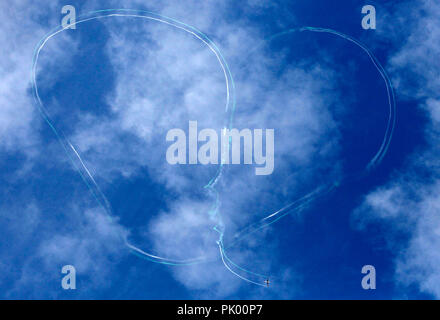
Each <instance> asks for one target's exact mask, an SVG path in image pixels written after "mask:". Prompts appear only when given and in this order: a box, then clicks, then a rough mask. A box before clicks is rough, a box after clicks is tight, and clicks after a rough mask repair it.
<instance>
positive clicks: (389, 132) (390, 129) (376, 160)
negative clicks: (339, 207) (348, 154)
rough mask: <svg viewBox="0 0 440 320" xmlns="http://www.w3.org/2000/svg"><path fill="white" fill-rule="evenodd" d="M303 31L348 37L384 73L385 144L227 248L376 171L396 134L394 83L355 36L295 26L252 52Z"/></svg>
mask: <svg viewBox="0 0 440 320" xmlns="http://www.w3.org/2000/svg"><path fill="white" fill-rule="evenodd" d="M303 31H309V32H320V33H328V34H333V35H336V36H339V37H341V38H343V39H345V40H348V41H350V42H352V43H354V44H355V45H357V46H358V47H360V48H361V49H362V50H363V51H364V52H365V53H366V54H367V55H368V57H369V58H370V60H371V62H372V63H373V65H374V66H375V68H376V69H377V71H378V72H379V74H380V75H381V77H382V79H383V80H384V82H385V86H386V90H387V97H388V105H389V116H388V121H387V127H386V130H385V134H384V138H383V140H382V143H381V146H380V148H379V150H378V151H377V152H376V154H375V155H374V156H373V158H372V159H371V160H370V161H369V162H368V164H367V165H366V167H365V168H364V169H363V170H362V171H361V172H358V173H356V174H352V175H350V176H347V177H343V178H341V179H340V180H339V181H336V182H334V183H332V184H327V185H323V186H320V187H318V188H316V189H315V190H313V191H312V192H310V193H308V194H306V195H305V196H303V197H301V198H299V199H298V200H296V201H293V202H291V203H289V204H287V205H286V206H284V207H283V208H281V209H279V210H278V211H276V212H274V213H271V214H269V215H267V216H265V217H264V218H262V219H261V220H259V221H257V222H255V223H252V224H251V225H249V226H247V227H245V228H244V229H242V230H241V231H238V232H237V233H236V234H235V235H234V236H233V238H232V241H231V243H230V244H229V246H228V247H227V248H230V247H232V246H234V245H235V244H236V243H237V242H238V241H239V240H241V239H242V238H244V237H246V236H248V235H250V234H252V233H254V232H256V231H258V230H260V229H263V228H265V227H268V226H269V225H271V224H273V223H275V222H277V221H279V220H280V219H281V218H283V217H285V216H287V215H289V214H292V213H294V212H298V211H300V210H302V209H304V208H305V207H307V205H309V204H310V203H312V202H313V201H315V200H316V199H317V198H320V197H322V196H324V195H326V194H328V193H330V192H332V191H334V190H335V189H336V188H338V187H339V186H341V185H343V184H346V183H347V182H349V181H350V182H353V181H356V180H358V179H360V178H361V177H363V176H365V175H366V174H367V173H368V172H370V171H371V170H373V169H374V168H375V167H377V166H378V165H379V164H380V163H381V162H382V160H383V158H384V156H385V154H386V153H387V151H388V148H389V145H390V143H391V139H392V137H393V133H394V128H395V126H396V100H395V95H394V90H393V86H392V84H391V80H390V78H389V76H388V74H387V72H386V71H385V69H384V68H383V66H382V65H381V64H380V62H379V61H378V59H377V58H376V56H375V55H374V54H373V53H372V52H371V51H370V50H369V49H368V48H367V47H366V46H365V45H364V44H362V43H361V42H359V41H358V40H356V39H354V38H353V37H350V36H348V35H346V34H343V33H341V32H338V31H335V30H332V29H326V28H315V27H301V28H293V29H289V30H286V31H283V32H280V33H277V34H275V35H273V36H271V37H269V38H267V39H266V40H264V41H262V43H260V44H259V45H258V46H256V47H255V48H254V49H253V50H251V51H254V50H256V49H257V48H259V47H261V46H262V45H264V44H266V43H267V42H269V41H271V40H273V39H275V38H278V37H281V36H284V35H288V34H291V33H294V32H303Z"/></svg>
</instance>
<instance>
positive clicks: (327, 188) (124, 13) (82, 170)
mask: <svg viewBox="0 0 440 320" xmlns="http://www.w3.org/2000/svg"><path fill="white" fill-rule="evenodd" d="M109 17H134V18H142V19H149V20H152V21H156V22H160V23H164V24H166V25H169V26H172V27H175V28H178V29H180V30H183V31H185V32H188V33H189V34H191V35H193V36H194V37H195V38H197V39H198V40H200V41H202V42H203V43H204V44H205V45H206V46H207V47H208V48H209V50H211V51H212V52H213V54H214V55H215V56H216V59H217V61H218V62H219V64H220V66H221V68H222V71H223V74H224V78H225V85H226V92H227V94H226V105H225V114H224V116H225V124H224V128H228V129H232V123H233V118H234V112H235V107H236V101H235V85H234V80H233V78H232V75H231V72H230V69H229V66H228V64H227V62H226V60H225V59H224V57H223V55H222V54H221V52H220V50H219V49H218V48H217V46H216V45H215V44H214V43H213V42H212V41H211V40H210V39H209V38H208V37H207V36H206V35H205V34H203V33H202V32H201V31H199V30H197V29H196V28H194V27H191V26H189V25H187V24H184V23H182V22H180V21H177V20H175V19H172V18H169V17H165V16H162V15H159V14H156V13H153V12H149V11H144V10H131V9H108V10H99V11H93V12H90V13H88V14H86V15H83V16H80V17H78V19H77V21H76V22H75V24H81V23H84V22H87V21H91V20H95V19H103V18H109ZM68 27H69V26H66V27H62V26H60V27H57V28H55V29H54V30H52V31H51V32H49V33H48V34H47V35H46V36H44V37H43V38H42V39H41V40H40V41H39V43H38V44H37V46H36V49H35V51H34V55H33V64H32V75H31V82H32V88H33V93H34V98H35V100H36V104H37V107H38V110H39V112H40V114H41V116H42V117H43V119H44V120H45V121H46V123H47V124H48V125H49V127H50V128H51V130H52V131H53V133H54V134H55V136H56V137H57V139H58V141H59V142H60V143H61V145H62V147H63V149H64V151H65V152H66V155H67V156H68V158H69V160H70V161H71V163H72V165H73V166H74V168H75V170H76V171H77V172H78V173H79V175H80V176H81V178H82V180H83V181H84V183H85V184H86V185H87V187H88V189H89V190H90V192H91V193H92V195H93V197H94V198H95V199H96V200H97V202H98V203H99V205H100V206H102V208H103V209H104V210H105V212H106V213H107V215H108V217H109V219H112V217H113V216H114V213H113V211H112V208H111V205H110V203H109V201H108V200H107V198H106V196H105V195H104V193H103V192H102V191H101V189H100V187H99V185H98V184H97V183H96V181H95V179H94V178H93V176H92V174H91V173H90V171H89V170H88V169H87V167H86V165H85V164H84V162H83V160H82V158H81V156H80V154H79V153H78V151H77V150H76V149H75V147H74V146H73V145H72V144H71V143H70V142H69V140H68V139H67V138H66V136H65V135H64V134H63V132H62V131H61V130H59V129H57V128H56V126H55V125H54V123H53V122H52V120H51V118H50V117H49V113H48V112H47V110H46V108H45V107H44V104H43V102H42V101H41V99H40V95H39V92H38V86H37V82H36V71H37V65H38V58H39V54H40V51H41V50H42V49H43V47H44V46H45V44H46V43H47V41H48V40H49V39H51V38H52V37H54V36H55V35H57V34H59V33H61V32H63V31H64V30H66V29H67V28H68ZM298 31H300V32H301V31H310V32H323V33H329V34H333V35H337V36H339V37H341V38H344V39H346V40H348V41H350V42H352V43H354V44H356V45H357V46H359V47H360V48H361V49H362V50H363V51H364V52H365V53H367V54H368V56H369V57H370V59H371V61H372V63H373V64H374V66H375V67H376V69H377V70H378V72H379V73H380V74H381V76H382V78H383V79H384V81H385V84H386V88H387V94H388V103H389V107H390V111H389V119H388V124H387V128H386V132H385V137H384V139H383V142H382V145H381V147H380V149H379V150H378V152H377V153H376V154H375V156H374V157H373V158H372V159H371V160H370V162H369V163H368V165H367V167H366V169H365V170H364V171H362V172H360V173H359V174H356V175H352V176H350V177H343V178H341V179H340V180H338V181H336V182H333V183H331V184H329V185H323V186H320V187H318V188H316V189H315V190H314V191H312V192H311V193H309V194H307V195H305V196H304V197H302V198H300V199H298V200H296V201H294V202H291V203H290V204H288V205H287V206H285V207H283V208H281V209H280V210H278V211H276V212H274V213H271V214H269V215H268V216H266V217H265V218H263V219H261V220H260V221H258V222H256V223H253V224H251V225H249V226H248V227H246V228H244V229H243V230H242V231H240V232H238V233H237V234H236V235H235V236H234V239H233V242H232V243H230V244H229V245H228V246H227V248H230V247H232V246H233V245H235V244H236V243H237V242H238V240H240V239H242V238H244V237H245V236H247V235H249V234H251V233H254V232H255V231H257V230H259V229H262V228H264V227H267V226H268V225H270V224H272V223H274V222H276V221H278V220H280V219H281V218H283V217H285V216H286V215H288V214H291V213H293V212H297V211H298V210H301V209H303V208H304V207H305V206H307V205H308V204H309V203H311V202H312V201H314V200H316V199H317V198H319V197H321V196H323V195H325V194H327V193H329V192H331V191H332V190H334V189H335V188H337V187H338V186H340V185H341V184H343V183H346V182H347V181H350V180H353V179H358V178H360V177H362V176H363V175H365V174H366V173H368V172H369V171H370V170H372V169H373V168H374V167H375V166H377V165H378V164H379V163H380V162H381V161H382V159H383V157H384V156H385V154H386V152H387V150H388V147H389V144H390V141H391V138H392V135H393V131H394V127H395V122H396V104H395V98H394V92H393V88H392V86H391V81H390V79H389V77H388V75H387V73H386V72H385V70H384V68H383V67H382V66H381V64H380V63H379V61H378V60H377V59H376V57H375V56H374V55H373V53H372V52H371V51H370V50H369V49H368V48H367V47H365V46H364V45H363V44H362V43H360V42H359V41H357V40H355V39H353V38H351V37H349V36H347V35H345V34H342V33H339V32H337V31H334V30H331V29H322V28H312V27H303V28H297V29H289V30H287V31H285V32H281V33H278V34H275V35H274V36H272V37H270V38H269V39H267V40H266V41H270V40H272V39H274V38H277V37H280V36H283V35H286V34H289V33H292V32H298ZM223 132H224V130H223ZM222 171H223V163H220V164H219V166H218V169H217V171H216V173H215V175H214V176H213V177H212V179H211V180H210V181H209V182H208V184H207V185H206V186H205V189H206V190H207V191H208V192H210V193H212V194H213V195H214V198H215V201H214V203H213V205H212V207H211V209H210V210H209V212H208V214H209V216H210V218H211V219H212V221H214V224H215V226H214V230H216V231H217V232H218V234H219V238H218V240H217V244H218V246H219V251H220V258H221V260H222V262H223V264H224V265H225V267H226V268H227V269H228V270H229V271H230V272H232V273H233V274H234V275H236V276H237V277H239V278H241V279H243V280H245V281H247V282H250V283H253V284H256V285H259V286H265V283H264V280H262V279H267V278H268V277H267V276H266V275H262V274H258V273H255V272H252V271H250V270H247V269H245V268H242V267H240V266H238V265H237V264H236V263H234V262H233V261H232V260H231V259H230V258H229V257H228V256H227V254H226V251H225V246H224V243H223V235H224V232H225V226H224V224H223V221H222V217H221V214H220V212H219V206H220V199H219V194H218V192H217V190H216V188H215V186H216V184H217V183H218V181H219V179H220V178H221V175H222ZM122 240H123V241H124V243H125V245H126V246H127V247H128V248H129V249H130V250H131V252H132V253H134V254H136V255H138V256H140V257H142V258H145V259H148V260H150V261H152V262H155V263H161V264H168V265H192V264H196V263H201V262H206V261H207V258H206V257H197V258H191V259H186V260H175V259H170V258H165V257H160V256H158V255H154V254H151V253H148V252H146V251H144V250H142V249H140V248H138V247H136V246H135V245H133V244H131V243H130V242H129V241H128V239H127V238H126V237H124V238H123V239H122ZM234 268H235V269H238V270H240V271H238V270H237V271H235V270H233V269H234ZM240 273H244V274H246V276H244V275H242V274H240ZM253 279H257V280H255V281H254V280H253Z"/></svg>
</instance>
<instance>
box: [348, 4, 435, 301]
mask: <svg viewBox="0 0 440 320" xmlns="http://www.w3.org/2000/svg"><path fill="white" fill-rule="evenodd" d="M394 9H395V14H391V13H390V14H389V17H390V18H394V19H395V21H397V22H398V24H399V25H401V26H402V27H403V28H404V29H405V36H404V37H405V39H404V41H403V44H399V43H394V45H395V46H396V47H398V48H399V49H398V50H397V52H396V53H395V54H394V55H392V57H391V58H390V60H389V61H390V62H389V66H390V67H391V69H392V72H393V79H394V83H395V85H396V86H397V94H398V95H400V97H401V98H404V99H406V100H410V101H414V102H416V103H418V104H419V106H418V107H419V112H423V113H425V114H426V115H427V119H428V120H429V122H428V123H427V125H426V128H425V139H426V142H427V145H426V146H424V147H423V148H421V147H418V148H417V149H416V150H415V151H414V153H413V154H412V155H410V157H408V158H407V159H406V161H405V164H404V166H403V168H401V169H400V171H399V172H396V173H394V174H393V176H392V178H391V179H390V181H389V182H388V183H386V184H385V185H384V186H381V187H379V188H377V189H376V190H375V191H373V192H371V193H370V194H368V195H367V196H366V197H365V200H364V202H363V204H362V205H361V206H360V207H359V208H358V209H357V210H356V212H355V215H354V217H355V218H356V220H357V221H358V225H360V226H362V227H366V226H367V225H368V223H369V222H371V221H374V220H377V219H380V220H379V221H381V222H388V224H387V226H388V227H387V228H386V230H389V231H390V232H388V234H387V236H386V238H387V240H388V242H389V246H390V248H392V249H393V250H398V251H395V252H394V254H395V256H396V260H395V264H396V280H397V282H398V284H399V285H403V286H407V285H411V284H416V285H417V286H418V287H419V289H420V290H421V291H423V292H426V293H430V294H433V295H434V296H435V297H436V298H438V297H440V277H439V276H438V275H439V274H440V267H439V266H440V255H439V253H438V252H439V251H438V247H439V245H440V243H439V239H440V238H439V234H440V229H439V227H438V226H439V224H440V220H439V216H438V212H439V208H440V200H439V197H438V194H439V191H440V180H439V177H440V170H439V168H440V166H439V159H440V152H439V151H438V145H439V143H440V130H439V129H438V128H439V125H440V116H439V110H440V108H439V107H440V96H439V93H438V92H439V89H440V78H439V77H438V75H439V74H440V65H439V64H438V62H437V61H438V55H439V53H440V44H439V43H440V5H439V3H438V2H437V1H430V0H425V1H422V2H414V1H406V2H404V3H402V4H399V5H398V6H397V8H394ZM395 32H396V30H394V33H392V34H395ZM399 32H401V31H400V29H399ZM400 37H402V35H400V36H399V37H397V38H398V39H399V38H400ZM396 231H397V232H403V233H404V234H405V235H407V236H408V237H409V241H408V243H402V242H401V241H402V238H401V237H398V238H397V240H396V238H395V237H394V234H395V232H396Z"/></svg>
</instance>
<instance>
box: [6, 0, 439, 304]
mask: <svg viewBox="0 0 440 320" xmlns="http://www.w3.org/2000/svg"><path fill="white" fill-rule="evenodd" d="M66 4H71V5H73V6H75V7H76V11H77V14H78V15H82V14H86V13H88V12H91V11H94V10H100V9H110V8H129V9H138V10H148V11H151V12H155V13H157V14H160V15H164V16H167V17H171V18H174V19H177V20H178V21H181V22H183V23H185V24H188V25H191V26H192V27H195V28H197V29H198V30H200V31H201V32H203V34H204V35H206V36H208V37H209V39H211V40H212V42H213V43H215V45H216V46H217V48H218V50H219V52H221V53H222V56H223V58H224V60H225V61H226V62H227V65H228V66H229V70H230V72H231V76H232V78H233V80H234V83H235V97H236V111H235V114H234V122H233V127H235V128H238V129H243V128H251V129H253V128H271V129H274V130H275V170H274V172H273V174H271V175H268V176H256V175H255V166H254V165H230V166H225V168H224V171H223V173H222V176H221V178H220V179H219V182H218V184H217V185H216V190H217V191H218V195H219V200H220V206H219V212H220V214H221V216H222V217H223V221H224V224H225V233H224V244H225V247H226V248H227V255H228V257H229V258H230V259H231V260H232V261H233V262H234V263H235V266H232V267H231V269H232V271H234V272H235V273H237V274H238V275H239V276H242V277H244V278H246V279H251V280H252V281H256V282H258V283H263V282H262V281H263V280H264V279H265V278H266V277H268V278H270V280H271V285H270V287H269V288H266V287H264V286H263V287H262V286H258V285H254V284H251V283H249V282H247V281H245V280H243V279H240V277H239V276H237V275H236V274H234V273H232V272H231V271H230V270H228V268H227V267H226V266H225V264H224V263H223V262H222V259H221V255H220V253H219V248H218V245H217V244H216V240H217V239H218V234H217V233H216V232H215V231H214V230H213V221H212V220H210V219H209V214H207V213H208V212H209V209H210V208H211V206H212V204H213V201H214V200H213V197H212V194H210V193H208V192H207V190H206V188H203V187H204V186H205V185H206V184H207V183H208V181H209V180H210V179H211V178H212V177H213V176H214V175H215V172H216V170H217V167H216V166H214V165H177V166H172V165H170V164H168V163H167V161H166V159H165V153H166V149H167V147H168V146H169V143H167V142H166V140H165V136H166V133H167V131H168V130H170V129H172V128H182V129H184V130H185V131H186V130H187V126H188V121H190V120H196V121H198V125H199V128H214V129H216V130H220V129H221V128H222V126H223V125H224V123H225V119H227V118H228V116H230V112H229V113H228V112H227V113H225V101H226V94H227V89H226V86H225V77H224V74H223V72H222V68H221V65H220V64H219V61H218V60H217V58H216V56H215V54H213V52H212V51H211V50H209V48H208V47H207V46H206V45H205V44H204V43H203V42H202V41H200V39H197V37H195V36H194V35H192V34H190V33H188V32H185V31H183V30H181V29H178V28H175V27H173V26H170V25H167V24H164V23H161V22H158V21H151V20H146V19H140V18H135V17H107V18H102V19H95V20H91V21H87V22H84V23H80V24H78V25H77V28H76V29H75V30H65V31H63V32H61V33H59V34H57V35H56V36H54V37H53V38H51V39H50V40H49V41H48V42H47V43H46V45H45V46H44V48H43V49H42V50H41V52H40V56H39V60H38V66H37V73H36V79H37V83H38V89H39V95H40V98H41V101H42V103H43V105H44V107H45V109H46V110H47V112H48V115H49V116H50V118H51V121H52V123H53V124H54V127H55V128H56V130H57V131H58V132H60V133H61V132H62V133H63V136H64V137H65V139H64V138H63V139H64V140H63V141H64V142H66V141H68V142H69V143H71V144H72V146H74V147H75V150H77V151H78V153H79V154H80V155H81V159H82V160H83V161H84V164H85V166H86V167H87V168H88V170H89V171H90V174H91V176H93V178H94V179H95V181H96V186H99V189H100V190H101V191H102V193H103V194H104V195H105V198H106V199H108V202H109V207H110V208H111V212H110V214H111V217H112V218H111V219H109V218H108V214H109V210H108V208H107V210H106V208H104V207H103V206H102V205H100V203H99V201H97V198H95V197H94V196H93V195H92V193H91V192H90V189H88V188H87V186H86V184H85V183H84V181H83V180H82V179H81V177H80V175H79V174H78V171H76V170H75V168H74V165H73V164H72V162H71V161H69V156H72V152H71V151H70V152H67V154H66V152H65V151H64V149H63V145H62V144H61V143H60V141H59V140H58V139H57V137H56V136H55V134H54V132H53V131H52V130H51V128H50V127H49V126H48V124H47V123H46V122H45V121H44V119H43V118H42V117H41V114H40V113H39V111H38V106H37V104H36V103H35V100H34V98H33V93H32V85H31V77H30V76H31V69H32V57H33V54H34V49H35V46H36V45H37V43H38V42H39V41H40V40H41V39H42V38H43V37H44V36H45V35H46V34H47V33H48V32H49V31H50V30H53V29H54V28H56V27H57V26H59V24H60V21H61V18H62V15H61V13H60V12H61V8H62V6H63V5H66ZM365 4H371V5H374V6H375V7H376V13H377V29H376V30H364V29H362V27H361V19H362V14H361V8H362V6H363V5H365ZM2 6H5V8H1V10H0V15H1V17H0V29H1V30H2V33H1V35H0V36H1V37H2V40H3V43H5V47H6V48H7V49H6V50H4V51H2V53H0V55H1V59H0V66H1V68H0V74H1V75H2V77H1V78H2V83H1V85H0V106H1V108H0V162H1V169H0V180H1V185H2V189H1V192H0V233H1V234H2V236H1V241H0V271H1V272H0V297H1V298H2V299H13V298H20V299H406V298H411V299H423V298H428V299H437V298H439V297H440V277H439V276H438V274H440V267H439V265H440V264H439V262H440V255H439V253H438V250H437V248H438V246H439V245H440V240H439V235H440V231H439V230H440V229H439V227H438V225H439V223H440V219H439V218H438V215H437V212H438V209H439V208H440V202H439V200H438V199H437V196H436V195H437V194H438V191H439V189H440V184H439V182H438V181H439V180H438V177H439V174H440V171H439V169H438V168H439V166H438V158H439V157H438V156H439V154H438V151H437V150H436V145H437V143H438V141H439V139H440V138H439V132H438V129H437V128H438V124H439V122H440V113H439V108H440V97H439V94H438V92H439V90H438V89H440V82H439V76H438V75H439V74H440V65H439V63H438V61H437V60H438V58H436V56H438V54H439V51H440V47H439V45H438V43H439V40H440V31H439V30H440V26H439V24H440V22H439V21H440V19H439V18H440V5H439V4H438V3H436V2H435V1H433V0H424V1H411V0H408V1H380V2H375V1H370V2H365V1H338V2H331V1H300V0H297V1H296V0H293V1H279V2H272V3H268V2H267V1H259V0H249V1H243V2H240V3H237V2H236V1H204V2H202V3H201V2H199V1H160V2H151V3H149V2H146V1H135V0H132V1H124V2H120V1H87V2H86V3H83V1H70V2H69V3H64V2H56V1H50V2H49V1H47V2H41V3H39V4H35V3H32V2H31V1H15V2H14V4H8V5H7V8H6V4H5V5H2ZM303 26H312V27H322V28H329V29H333V30H336V31H338V32H341V33H343V34H347V35H349V36H350V37H353V38H354V39H357V40H359V41H361V42H362V43H363V44H364V45H365V46H366V47H368V48H369V49H370V50H371V51H372V52H373V53H374V54H375V56H376V57H377V59H378V60H379V61H380V62H381V64H382V65H383V67H384V69H385V70H386V72H387V73H388V75H389V77H390V79H391V82H392V85H393V88H394V91H395V95H396V102H397V122H396V127H395V131H394V134H393V137H392V140H391V144H390V147H389V149H388V150H387V153H386V155H385V156H384V158H383V160H382V161H381V162H380V163H379V164H378V165H377V166H376V167H375V168H374V169H373V170H370V171H368V172H366V171H365V170H364V168H365V166H366V165H367V164H368V163H369V161H370V160H371V159H372V158H373V157H374V155H375V154H376V152H377V150H379V148H380V145H381V143H382V141H383V138H384V134H385V131H386V128H387V120H388V117H389V110H388V109H389V105H388V101H387V91H386V85H385V82H384V80H383V79H382V77H381V75H380V74H379V72H378V71H377V69H376V68H375V67H374V65H373V64H372V63H371V61H370V59H369V58H368V56H367V55H366V53H365V52H364V51H362V50H361V48H359V47H358V46H356V45H354V44H353V43H351V42H349V41H347V40H345V39H342V38H340V37H337V36H336V35H334V34H328V33H314V32H293V33H288V34H285V35H283V36H279V37H276V38H273V39H272V40H267V39H269V38H271V37H272V36H273V35H275V34H278V33H280V32H284V31H286V30H289V29H292V28H299V27H303ZM75 164H77V165H78V164H79V163H78V160H75ZM347 177H350V178H353V177H355V178H354V179H347ZM339 181H344V183H342V184H340V186H339V187H338V188H335V189H333V190H332V192H329V193H325V194H321V196H320V197H317V198H316V199H315V200H314V201H311V202H310V203H309V204H308V205H307V206H304V207H303V208H302V209H301V210H296V211H292V212H291V214H289V215H287V216H285V217H284V218H283V219H280V220H279V221H277V222H276V223H273V224H271V225H270V226H267V227H266V228H263V229H261V230H259V231H257V232H254V233H252V234H250V235H249V236H248V237H246V238H244V239H241V240H240V241H237V242H233V237H234V235H235V234H236V233H237V232H239V231H240V230H242V229H243V228H246V227H247V226H249V225H251V224H252V223H255V222H257V221H260V219H262V218H264V217H266V216H267V215H269V214H271V213H273V212H276V211H277V210H279V209H281V208H283V207H285V206H286V205H288V204H290V203H292V202H293V201H295V200H297V199H299V198H301V197H303V196H304V195H306V194H308V193H310V192H312V191H313V190H316V188H318V187H320V186H326V185H331V184H334V183H335V182H339ZM92 190H95V191H96V188H95V187H92ZM99 199H101V198H99ZM122 239H128V241H129V242H130V243H131V244H132V245H135V246H136V247H137V248H139V249H141V250H143V251H145V252H148V253H151V254H154V255H158V256H161V257H167V258H170V259H177V260H182V259H191V258H195V257H199V256H204V257H206V259H205V260H204V261H203V262H201V263H197V264H193V265H189V266H169V265H163V264H159V263H156V262H157V261H156V262H152V261H148V260H147V259H145V257H141V256H139V255H135V254H133V252H132V250H130V249H129V248H128V247H127V246H126V245H125V243H124V241H122ZM67 264H70V265H73V266H75V268H76V270H77V289H76V290H63V289H62V287H61V284H60V283H61V278H62V276H63V275H62V274H61V268H62V266H63V265H67ZM367 264H368V265H373V266H375V268H376V271H377V289H376V290H363V289H362V287H361V279H362V276H363V275H362V274H361V268H362V266H364V265H367ZM229 266H231V265H230V264H229ZM254 273H258V274H262V275H263V276H255V274H254Z"/></svg>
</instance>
